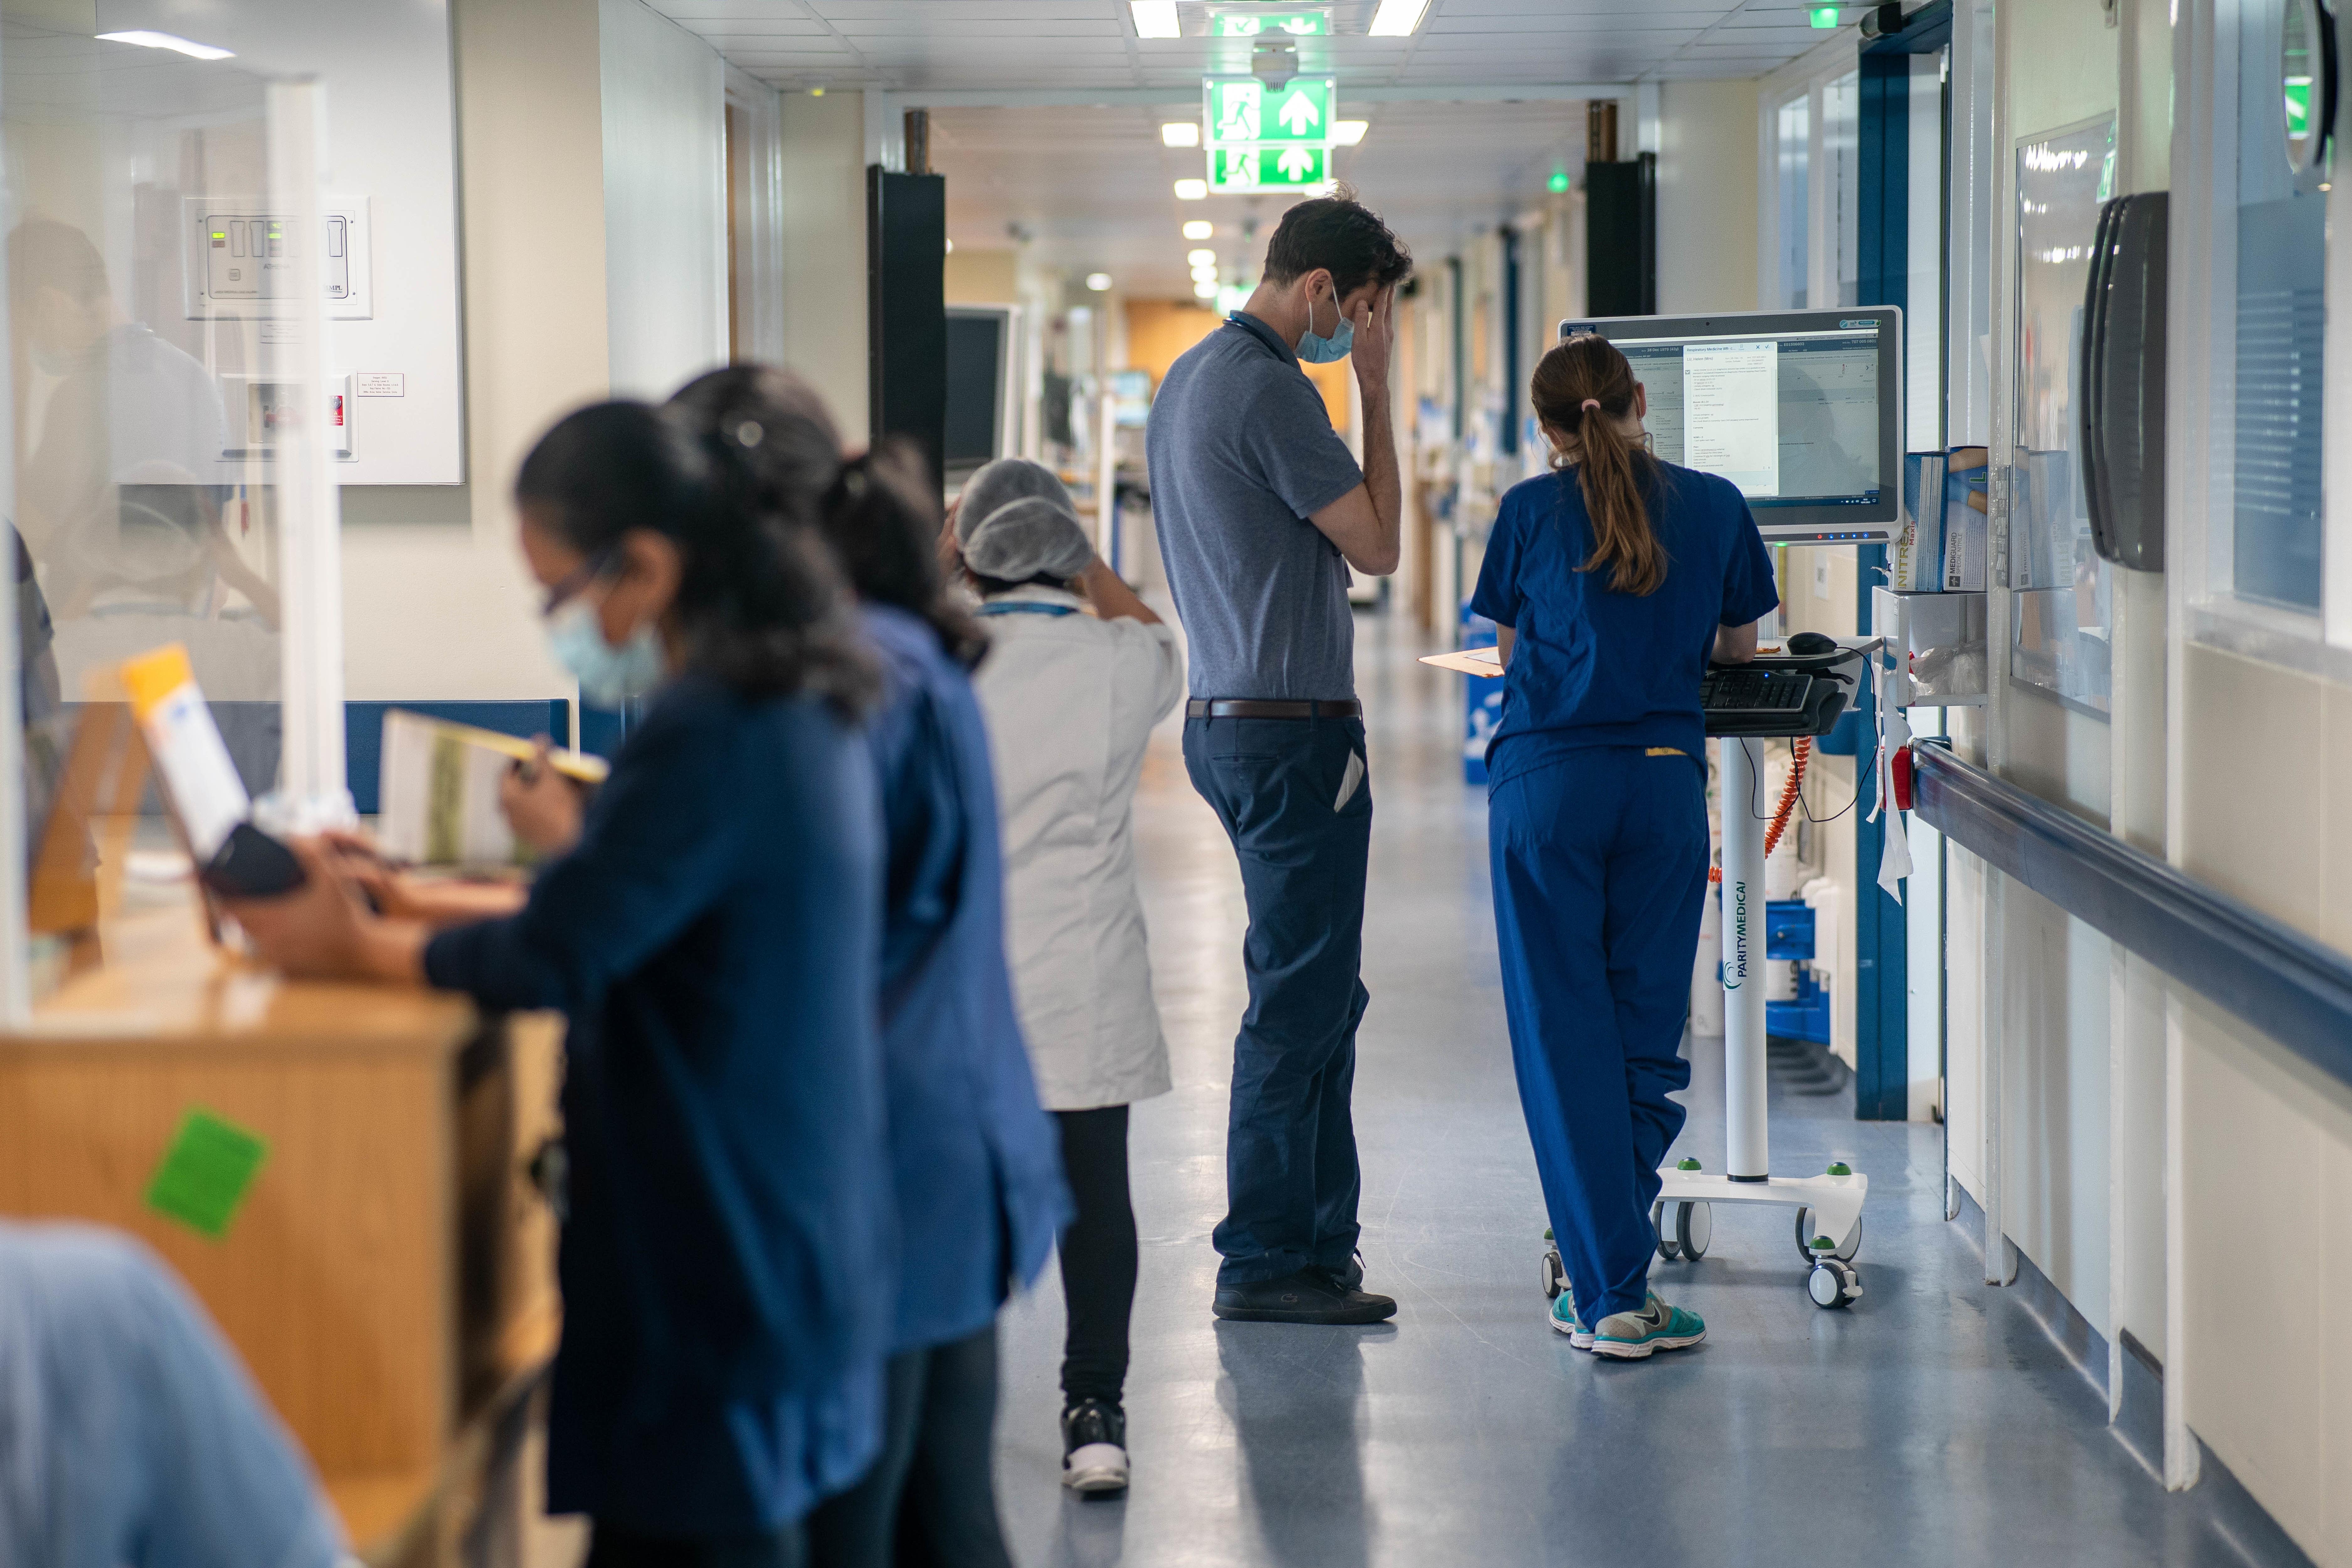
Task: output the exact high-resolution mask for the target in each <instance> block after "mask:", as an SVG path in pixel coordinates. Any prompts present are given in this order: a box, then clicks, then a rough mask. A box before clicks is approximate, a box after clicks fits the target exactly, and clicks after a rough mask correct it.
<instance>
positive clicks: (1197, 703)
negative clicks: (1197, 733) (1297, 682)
mask: <svg viewBox="0 0 2352 1568" xmlns="http://www.w3.org/2000/svg"><path fill="white" fill-rule="evenodd" d="M1363 712H1364V705H1363V704H1362V703H1360V702H1359V701H1357V700H1355V699H1354V698H1352V697H1348V698H1342V699H1341V700H1339V701H1337V702H1332V701H1325V700H1316V701H1312V702H1286V701H1276V700H1271V699H1261V698H1256V697H1195V698H1193V699H1192V700H1191V701H1189V702H1187V703H1185V704H1184V717H1185V718H1187V719H1360V718H1361V717H1362V716H1363Z"/></svg>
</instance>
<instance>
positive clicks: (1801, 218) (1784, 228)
mask: <svg viewBox="0 0 2352 1568" xmlns="http://www.w3.org/2000/svg"><path fill="white" fill-rule="evenodd" d="M1777 120H1778V125H1777V128H1776V132H1775V136H1774V141H1775V145H1776V148H1777V153H1778V156H1779V158H1780V307H1781V308H1782V309H1783V310H1803V309H1804V308H1805V289H1806V285H1807V284H1808V282H1810V281H1811V270H1810V269H1811V265H1812V244H1811V239H1812V235H1811V227H1812V211H1813V209H1812V204H1811V201H1810V200H1809V199H1808V198H1809V192H1810V189H1811V187H1810V185H1809V184H1808V176H1809V174H1810V172H1811V166H1812V158H1813V123H1812V122H1813V103H1812V99H1811V96H1810V95H1807V96H1804V97H1799V98H1792V99H1790V100H1789V101H1788V102H1786V103H1784V104H1782V105H1781V106H1780V114H1779V115H1778V116H1777Z"/></svg>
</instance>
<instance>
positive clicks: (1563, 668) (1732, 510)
mask: <svg viewBox="0 0 2352 1568" xmlns="http://www.w3.org/2000/svg"><path fill="white" fill-rule="evenodd" d="M1658 469H1659V475H1658V483H1657V485H1656V487H1655V489H1654V490H1653V492H1652V493H1651V495H1650V496H1649V498H1648V508H1649V514H1650V526H1651V527H1652V528H1654V529H1655V530H1656V531H1657V534H1658V539H1659V542H1661V543H1663V544H1664V546H1665V550H1666V560H1667V567H1666V579H1665V581H1664V583H1663V584H1660V585H1659V587H1658V589H1657V591H1656V592H1655V593H1653V594H1648V595H1633V594H1621V593H1619V592H1617V591H1616V590H1615V589H1613V588H1612V587H1611V586H1609V580H1610V578H1611V576H1612V572H1611V571H1610V570H1609V569H1606V568H1604V569H1602V570H1601V571H1597V572H1586V571H1582V570H1580V568H1581V567H1582V566H1583V564H1584V563H1585V562H1586V561H1587V560H1589V559H1590V558H1591V554H1592V524H1591V518H1590V517H1589V516H1588V515H1587V513H1586V512H1585V510H1584V493H1583V488H1582V487H1581V486H1580V484H1579V483H1578V482H1577V479H1576V471H1575V470H1574V469H1573V468H1570V469H1564V470H1562V471H1560V472H1559V473H1553V474H1545V475H1542V476H1540V477H1538V478H1536V479H1528V480H1525V481H1524V482H1522V483H1519V484H1516V485H1513V486H1512V487H1511V488H1510V489H1508V490H1507V491H1505V492H1504V495H1503V503H1502V507H1501V510H1500V511H1499V512H1498V514H1497V515H1496V519H1495V527H1494V531H1493V532H1492V533H1491V534H1489V535H1488V537H1487V540H1486V564H1485V565H1484V566H1482V567H1481V568H1480V569H1479V572H1478V590H1477V592H1476V593H1475V595H1472V596H1471V600H1470V607H1471V608H1472V609H1474V610H1475V611H1476V612H1477V613H1478V614H1480V615H1482V616H1486V618H1487V619H1489V620H1491V621H1493V622H1494V623H1495V624H1496V626H1510V627H1512V628H1514V629H1515V630H1516V632H1517V640H1516V641H1515V642H1514V644H1513V645H1512V648H1511V662H1510V665H1509V667H1508V668H1507V669H1506V670H1505V671H1504V675H1503V714H1502V720H1501V721H1500V722H1499V723H1497V724H1496V727H1495V738H1494V739H1493V741H1491V742H1488V744H1487V747H1486V770H1487V771H1486V776H1487V779H1488V780H1489V787H1492V785H1493V784H1500V783H1502V782H1503V781H1504V780H1505V779H1507V778H1510V777H1512V776H1513V775H1514V774H1517V773H1526V772H1527V771H1528V770H1529V769H1530V768H1536V767H1540V766H1542V765H1544V764H1545V763H1548V762H1551V761H1553V760H1555V759H1557V758H1559V756H1561V755H1562V754H1564V753H1566V752H1574V751H1580V750H1582V749H1583V748H1585V747H1588V746H1642V747H1649V746H1671V747H1674V748H1675V750H1677V751H1682V752H1688V753H1689V754H1690V755H1691V756H1693V757H1698V758H1704V756H1705V750H1704V748H1705V744H1706V719H1705V716H1704V715H1703V714H1702V713H1701V712H1700V710H1699V682H1700V679H1701V677H1703V676H1704V675H1705V674H1706V663H1707V658H1708V656H1709V654H1710V653H1711V652H1712V651H1713V649H1714V647H1715V633H1716V628H1717V627H1718V626H1746V625H1748V624H1749V623H1751V622H1754V621H1758V620H1761V619H1762V618H1763V617H1764V616H1765V615H1766V614H1767V613H1769V611H1770V610H1771V608H1772V606H1773V605H1777V604H1779V603H1780V588H1779V585H1778V584H1776V583H1775V582H1774V580H1773V576H1772V557H1771V555H1770V554H1769V552H1767V551H1766V550H1765V548H1764V540H1763V536H1762V535H1761V534H1759V533H1758V532H1757V531H1756V520H1755V518H1754V517H1753V516H1751V515H1750V514H1749V513H1748V502H1747V500H1745V499H1744V498H1742V497H1741V495H1740V493H1739V491H1738V489H1736V488H1735V487H1734V486H1733V485H1732V484H1731V483H1730V481H1729V480H1727V479H1717V477H1716V476H1714V475H1713V474H1703V473H1700V472H1699V471H1698V470H1697V469H1696V468H1681V467H1678V466H1677V465H1675V464H1673V463H1660V464H1659V465H1658Z"/></svg>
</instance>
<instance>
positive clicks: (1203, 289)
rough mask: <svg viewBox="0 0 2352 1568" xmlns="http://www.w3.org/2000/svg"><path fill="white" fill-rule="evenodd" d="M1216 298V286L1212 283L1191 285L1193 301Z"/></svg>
mask: <svg viewBox="0 0 2352 1568" xmlns="http://www.w3.org/2000/svg"><path fill="white" fill-rule="evenodd" d="M1216 297H1217V286H1216V285H1215V284H1214V283H1195V284H1193V285H1192V298H1194V299H1195V300H1213V299H1215V298H1216Z"/></svg>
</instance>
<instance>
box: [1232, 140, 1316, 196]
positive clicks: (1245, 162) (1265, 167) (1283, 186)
mask: <svg viewBox="0 0 2352 1568" xmlns="http://www.w3.org/2000/svg"><path fill="white" fill-rule="evenodd" d="M1330 157H1331V154H1330V153H1328V151H1327V150H1325V149H1324V148H1321V147H1213V148H1211V149H1210V151H1209V189H1211V190H1213V191H1218V192H1223V193H1224V194H1226V195H1235V194H1242V193H1246V192H1250V191H1295V190H1299V189H1303V188H1307V187H1312V186H1317V185H1321V184H1328V180H1329V169H1330Z"/></svg>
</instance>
